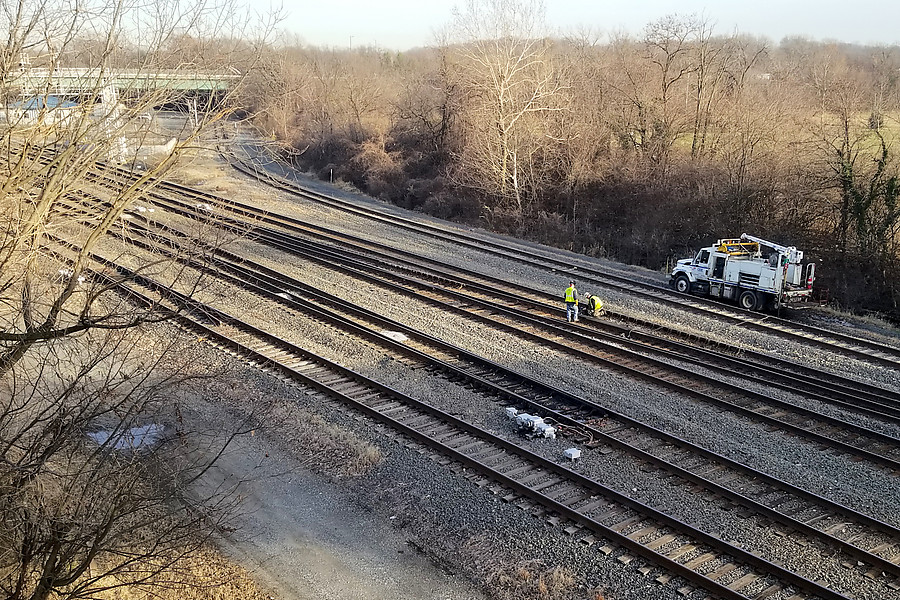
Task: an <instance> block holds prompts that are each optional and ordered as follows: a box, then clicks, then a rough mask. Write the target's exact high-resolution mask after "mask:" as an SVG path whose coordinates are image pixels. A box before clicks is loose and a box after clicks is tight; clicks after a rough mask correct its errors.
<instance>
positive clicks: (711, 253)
mask: <svg viewBox="0 0 900 600" xmlns="http://www.w3.org/2000/svg"><path fill="white" fill-rule="evenodd" d="M802 261H803V252H801V251H800V250H797V249H796V248H794V247H793V246H782V245H781V244H775V243H773V242H768V241H766V240H763V239H760V238H757V237H753V236H752V235H747V234H746V233H745V234H742V235H741V237H740V238H739V239H730V240H729V239H726V240H719V241H718V242H716V245H715V246H709V247H707V248H703V249H701V250H700V251H699V252H698V253H697V256H695V257H694V258H685V259H683V260H679V261H678V263H676V265H675V268H674V269H673V270H672V274H671V278H670V280H669V285H671V286H672V287H674V288H675V289H676V290H677V291H679V292H683V293H694V294H699V295H704V296H710V297H712V298H722V299H725V300H734V301H737V303H738V304H739V305H740V306H741V308H745V309H747V310H764V309H775V310H777V309H779V308H781V307H782V306H785V305H788V304H794V303H799V302H806V301H808V300H809V299H810V297H811V296H812V287H813V281H814V280H815V272H816V265H815V264H814V263H806V264H803V263H802Z"/></svg>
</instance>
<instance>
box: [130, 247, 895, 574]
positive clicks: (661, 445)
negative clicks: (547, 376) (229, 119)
mask: <svg viewBox="0 0 900 600" xmlns="http://www.w3.org/2000/svg"><path fill="white" fill-rule="evenodd" d="M146 237H147V238H152V239H154V240H157V241H158V240H159V239H160V236H159V234H158V233H156V232H146ZM132 241H134V240H133V239H132ZM165 245H166V247H173V244H172V243H171V241H169V242H167V243H166V244H165ZM148 249H149V248H148ZM217 254H218V256H217V258H216V259H215V264H214V265H213V267H214V272H215V273H216V274H217V275H218V276H220V277H221V276H223V274H226V273H227V274H228V275H229V279H230V280H231V281H232V282H233V283H234V284H236V285H240V286H242V287H245V288H249V289H251V290H252V291H254V292H255V293H258V294H260V295H263V296H264V297H266V298H268V299H269V300H272V301H275V302H279V303H282V304H285V305H287V306H290V307H291V308H292V309H294V310H301V311H302V312H303V313H304V314H306V315H310V314H312V315H313V316H314V317H315V318H317V319H319V320H322V321H323V322H327V323H328V324H329V325H332V326H338V327H340V328H341V329H342V330H346V331H352V332H353V333H355V334H356V335H358V336H360V337H362V338H364V339H367V340H373V341H375V342H376V343H378V344H380V345H381V346H383V347H387V348H389V349H390V350H391V351H393V352H394V353H395V354H399V355H404V356H406V358H407V359H409V358H412V359H413V360H416V361H418V362H420V363H422V364H421V366H423V367H425V368H428V369H430V370H432V371H435V370H437V371H440V372H442V373H444V374H445V375H446V376H448V377H450V378H452V380H454V381H458V380H460V379H465V380H466V382H467V384H468V385H475V386H477V387H479V388H481V389H484V390H487V391H490V392H491V393H492V394H494V395H495V396H497V397H498V398H500V399H502V400H503V401H504V402H507V403H514V404H516V405H518V406H519V407H524V408H527V409H528V410H529V411H532V412H536V413H538V414H541V415H542V416H544V417H545V418H547V419H553V422H554V423H557V424H559V426H560V427H561V428H565V429H564V430H565V431H567V433H568V434H569V435H573V436H574V437H575V438H576V439H577V440H579V441H582V442H585V441H587V444H586V445H587V446H588V447H597V446H599V445H601V444H602V445H604V447H607V448H615V450H616V451H619V452H624V453H626V454H628V455H630V456H633V457H634V458H636V459H637V460H640V461H644V462H647V463H649V464H653V465H654V466H655V467H657V468H661V469H663V470H665V471H666V472H668V473H670V474H672V475H675V476H676V477H678V478H679V479H680V480H681V484H680V485H684V486H693V487H696V489H697V493H701V494H708V495H709V496H710V502H713V501H722V499H725V500H727V501H729V502H733V503H735V505H739V506H741V507H743V509H744V510H745V512H746V514H745V515H744V516H745V517H746V516H749V515H753V514H759V515H763V516H765V517H767V518H770V519H772V520H773V521H775V522H777V523H779V524H780V525H781V526H782V529H781V530H780V533H781V534H782V535H802V536H804V537H805V538H806V539H809V538H813V539H818V540H819V541H820V542H824V543H825V544H827V545H828V546H830V547H833V548H835V549H839V550H840V551H841V552H843V553H845V555H847V556H848V557H852V558H854V559H856V560H859V561H863V562H864V563H865V564H867V565H869V569H870V571H869V573H868V575H869V576H870V577H876V576H877V575H878V574H879V573H885V574H889V575H891V576H893V577H895V578H896V577H897V576H898V575H900V567H898V565H897V562H896V561H897V560H898V559H900V551H898V545H897V541H898V540H900V531H898V530H897V529H895V528H894V527H892V526H890V525H887V524H885V523H881V522H879V521H877V520H874V519H871V518H869V517H866V516H865V515H862V514H860V513H857V512H855V511H852V510H851V509H848V508H846V507H842V506H840V505H837V504H835V503H832V502H830V501H828V500H827V499H824V498H821V497H819V496H816V495H815V494H811V493H809V492H805V491H804V490H801V489H799V488H795V487H794V486H792V485H790V484H787V483H785V482H781V481H778V480H776V479H774V478H772V477H769V476H767V475H765V474H762V473H759V472H757V471H754V470H752V469H749V468H747V467H745V466H743V465H739V464H737V463H734V462H733V461H730V460H728V459H727V458H724V457H722V456H718V455H715V454H714V453H711V452H709V451H706V450H704V449H701V448H698V447H696V446H692V445H691V444H689V443H687V442H684V441H683V440H678V439H677V438H674V437H673V436H669V435H667V434H665V433H663V432H660V431H658V430H654V429H653V428H651V427H648V426H646V425H644V424H642V423H639V422H637V421H635V420H633V419H630V418H628V417H626V416H624V415H617V414H614V413H612V411H609V410H608V409H606V408H605V407H602V406H599V405H597V404H595V403H592V402H586V401H584V400H582V399H579V398H576V397H574V396H572V395H571V394H567V393H566V392H564V391H562V390H559V389H554V388H552V387H550V386H546V385H544V384H541V383H539V382H536V381H534V380H532V379H530V378H527V377H525V376H523V375H520V374H517V373H514V372H512V371H509V370H508V369H506V368H504V367H502V366H500V365H497V364H495V363H491V362H490V361H486V360H484V359H481V358H479V357H477V356H474V355H472V354H470V353H468V352H466V351H464V350H462V349H460V348H456V347H453V346H450V345H449V344H446V343H444V342H441V341H440V340H437V339H436V338H432V337H430V336H427V335H425V334H422V333H420V332H417V331H413V330H411V329H409V328H407V327H405V326H403V325H401V324H399V323H396V322H393V321H391V320H389V319H385V318H383V317H380V316H378V315H376V314H374V313H372V312H370V311H367V310H365V309H362V308H359V307H354V306H352V305H348V306H344V307H343V308H342V311H341V314H340V315H338V314H335V313H334V312H332V311H330V310H329V308H328V307H332V306H337V305H339V304H340V301H339V300H338V299H336V298H334V297H332V296H330V295H328V294H324V293H322V292H318V291H316V290H313V289H311V288H308V287H306V286H301V285H299V284H297V283H296V282H294V281H293V280H291V279H290V278H288V277H286V276H284V275H282V274H280V273H277V272H276V271H274V270H272V269H267V268H264V267H261V266H259V265H253V264H252V263H248V261H247V260H246V259H244V258H242V257H237V256H234V255H231V254H230V253H227V252H223V251H221V250H220V251H218V253H217ZM251 282H252V283H251ZM307 298H310V299H309V300H306V299H307ZM207 313H208V311H206V310H204V311H203V314H207ZM346 313H351V314H352V315H353V316H354V317H355V318H356V320H355V321H354V320H351V319H350V318H348V317H347V316H346ZM361 323H365V325H363V324H361ZM385 329H389V330H391V331H402V332H403V333H405V334H406V335H407V336H408V337H409V339H410V340H412V341H411V342H409V341H408V342H406V343H398V342H396V341H394V340H392V339H391V338H390V337H387V336H385V335H384V334H383V333H381V332H383V331H384V330H385ZM435 354H437V356H435ZM601 417H602V418H603V426H595V425H593V423H596V422H597V421H599V420H600V418H601ZM648 438H650V439H653V440H654V443H655V447H654V449H653V450H652V451H651V450H640V449H638V447H637V445H638V444H640V445H642V446H646V442H647V439H648ZM698 457H699V458H700V459H701V460H699V461H698V460H697V459H698ZM679 465H685V466H684V467H683V466H679ZM729 484H730V487H729ZM738 487H739V488H740V489H741V493H737V492H735V491H732V489H733V488H738ZM797 515H803V517H802V518H800V519H798V518H794V517H795V516H797ZM838 531H845V532H846V531H849V532H850V534H849V535H847V536H846V537H847V539H840V538H838V537H835V536H834V534H835V533H836V532H838ZM855 540H863V541H864V542H865V544H866V545H867V546H868V548H869V550H864V549H862V548H860V547H858V546H856V545H854V544H853V543H852V542H853V541H855ZM879 552H884V553H886V554H887V555H888V556H889V557H891V558H885V557H882V556H880V555H879V554H878V553H879ZM892 585H896V583H893V584H892Z"/></svg>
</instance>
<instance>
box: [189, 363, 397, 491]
mask: <svg viewBox="0 0 900 600" xmlns="http://www.w3.org/2000/svg"><path fill="white" fill-rule="evenodd" d="M288 389H290V388H283V390H284V392H285V393H284V394H282V393H277V394H272V395H269V396H266V397H259V396H258V394H259V392H258V391H254V388H251V387H250V386H249V385H248V384H247V383H246V382H245V381H243V379H242V377H241V375H240V374H239V373H231V374H228V373H222V374H221V376H219V377H217V378H215V379H213V380H209V381H206V382H204V384H203V389H202V390H198V396H199V397H201V398H208V399H210V400H211V401H212V402H215V403H220V402H221V403H224V405H225V406H227V407H228V408H229V409H231V410H234V411H240V412H241V413H244V414H248V413H251V412H252V413H253V414H255V419H256V420H257V421H258V422H259V429H260V433H264V434H266V435H268V436H270V437H271V438H273V440H276V441H277V442H278V446H279V447H280V448H282V449H284V450H285V451H287V452H290V453H291V455H292V457H293V458H295V459H297V460H298V461H300V462H301V463H302V464H304V465H306V466H307V467H309V468H311V469H313V470H315V471H318V472H321V473H325V474H328V475H331V476H336V477H355V476H358V475H362V474H364V473H366V472H368V471H369V470H370V469H371V468H372V467H373V466H375V465H377V464H378V463H380V462H381V460H382V459H383V455H382V453H381V450H379V449H378V448H377V447H376V446H373V445H372V444H370V443H368V442H367V441H365V440H363V439H362V438H360V437H359V436H357V435H356V434H355V433H353V432H352V431H350V430H348V429H344V428H342V427H340V426H338V425H336V424H334V423H330V422H328V421H326V420H325V419H323V418H322V417H321V416H319V415H317V414H315V413H312V412H310V411H308V410H305V409H303V408H300V407H299V406H298V405H297V401H296V400H295V399H294V398H292V397H291V396H290V395H289V394H288V393H287V391H288Z"/></svg>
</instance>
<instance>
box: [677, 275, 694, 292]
mask: <svg viewBox="0 0 900 600" xmlns="http://www.w3.org/2000/svg"><path fill="white" fill-rule="evenodd" d="M675 291H678V292H681V293H682V294H687V293H690V291H691V281H690V280H689V279H688V278H687V277H686V276H685V275H679V276H678V277H676V278H675Z"/></svg>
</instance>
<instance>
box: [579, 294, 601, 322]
mask: <svg viewBox="0 0 900 600" xmlns="http://www.w3.org/2000/svg"><path fill="white" fill-rule="evenodd" d="M584 299H585V301H586V302H587V313H588V314H589V315H591V316H592V317H599V316H600V315H602V314H603V300H601V299H600V296H595V295H593V294H591V293H590V292H585V294H584Z"/></svg>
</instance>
